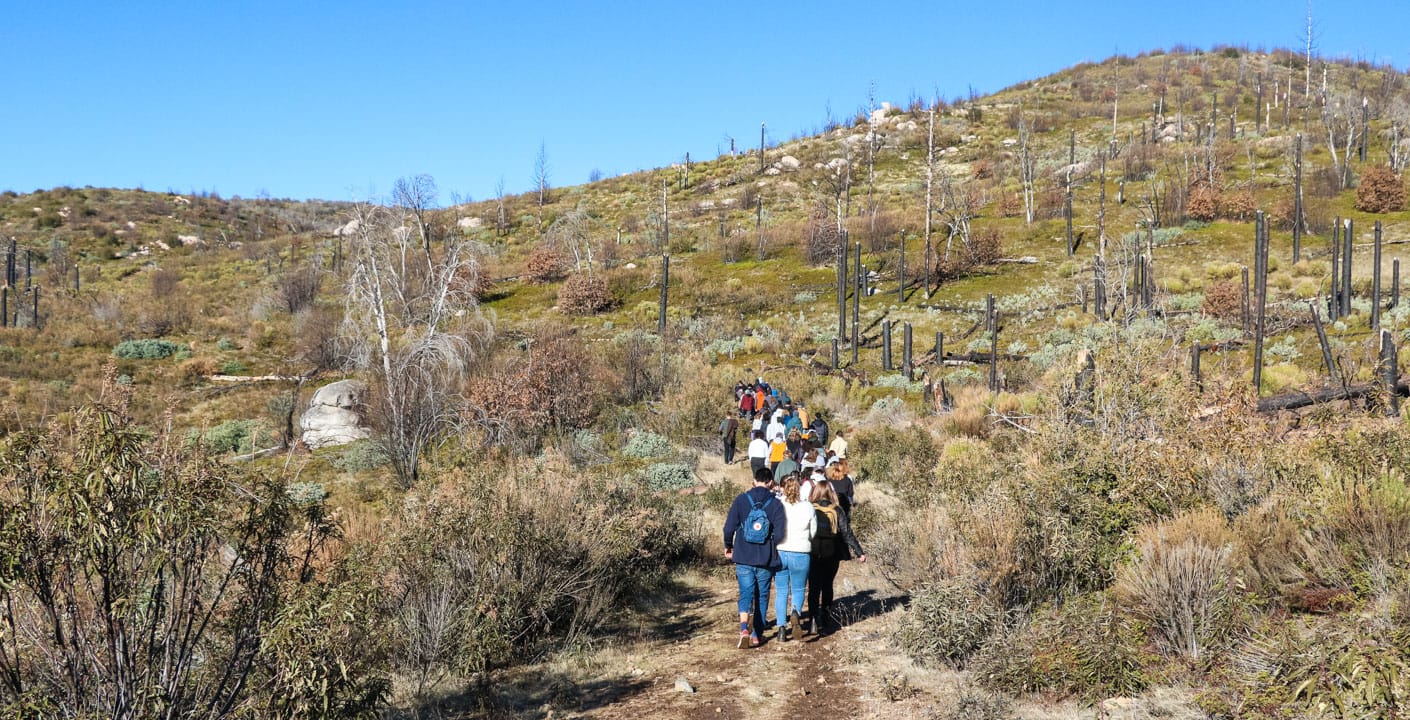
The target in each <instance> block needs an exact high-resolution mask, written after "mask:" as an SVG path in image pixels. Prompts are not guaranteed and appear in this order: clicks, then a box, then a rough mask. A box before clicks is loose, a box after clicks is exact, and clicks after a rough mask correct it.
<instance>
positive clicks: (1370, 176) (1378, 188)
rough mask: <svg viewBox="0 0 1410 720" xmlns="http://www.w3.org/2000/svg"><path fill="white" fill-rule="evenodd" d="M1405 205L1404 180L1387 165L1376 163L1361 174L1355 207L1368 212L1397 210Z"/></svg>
mask: <svg viewBox="0 0 1410 720" xmlns="http://www.w3.org/2000/svg"><path fill="white" fill-rule="evenodd" d="M1404 207H1405V182H1404V181H1403V180H1401V178H1400V176H1399V175H1396V174H1395V172H1393V171H1392V170H1391V169H1390V168H1389V167H1387V166H1385V165H1377V166H1375V167H1371V168H1367V169H1366V171H1365V172H1364V173H1362V174H1361V184H1360V185H1358V186H1357V187H1356V209H1357V210H1361V211H1364V212H1369V213H1388V212H1397V211H1399V210H1401V209H1402V208H1404Z"/></svg>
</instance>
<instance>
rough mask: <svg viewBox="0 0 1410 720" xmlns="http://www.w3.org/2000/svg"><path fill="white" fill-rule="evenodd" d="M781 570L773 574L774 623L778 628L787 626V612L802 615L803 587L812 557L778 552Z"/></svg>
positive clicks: (806, 554) (804, 554)
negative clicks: (774, 587) (776, 586)
mask: <svg viewBox="0 0 1410 720" xmlns="http://www.w3.org/2000/svg"><path fill="white" fill-rule="evenodd" d="M778 557H779V559H780V560H782V561H783V569H782V570H779V571H778V572H777V573H775V575H774V576H775V577H776V578H778V594H777V595H776V596H774V622H776V623H778V626H779V627H783V626H784V625H787V624H788V611H790V610H792V611H794V612H797V613H798V614H799V615H802V614H803V586H804V583H806V582H807V581H808V565H809V563H810V562H811V561H812V556H810V555H808V553H804V552H787V551H785V550H780V551H778Z"/></svg>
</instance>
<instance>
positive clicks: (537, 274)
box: [524, 245, 568, 283]
mask: <svg viewBox="0 0 1410 720" xmlns="http://www.w3.org/2000/svg"><path fill="white" fill-rule="evenodd" d="M567 271H568V258H567V257H565V256H564V255H563V253H561V252H558V251H557V250H555V249H553V248H551V247H549V246H547V245H540V246H538V247H536V248H534V249H533V251H532V252H530V253H529V258H528V259H527V260H525V261H524V278H525V279H526V280H528V281H529V282H532V283H544V282H551V281H553V280H557V279H559V278H561V277H563V274H564V273H566V272H567Z"/></svg>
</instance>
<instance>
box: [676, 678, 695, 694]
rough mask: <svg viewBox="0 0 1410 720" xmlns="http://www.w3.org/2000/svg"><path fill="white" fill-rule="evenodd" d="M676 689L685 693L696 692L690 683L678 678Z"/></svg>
mask: <svg viewBox="0 0 1410 720" xmlns="http://www.w3.org/2000/svg"><path fill="white" fill-rule="evenodd" d="M676 689H677V690H679V691H681V692H683V693H693V692H695V688H694V687H692V686H691V684H690V681H689V680H686V679H685V678H683V677H678V678H676Z"/></svg>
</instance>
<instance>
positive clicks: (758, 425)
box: [749, 415, 764, 430]
mask: <svg viewBox="0 0 1410 720" xmlns="http://www.w3.org/2000/svg"><path fill="white" fill-rule="evenodd" d="M763 427H764V416H763V415H755V416H754V423H753V424H752V425H751V426H750V427H749V429H750V430H759V429H762V428H763Z"/></svg>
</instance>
